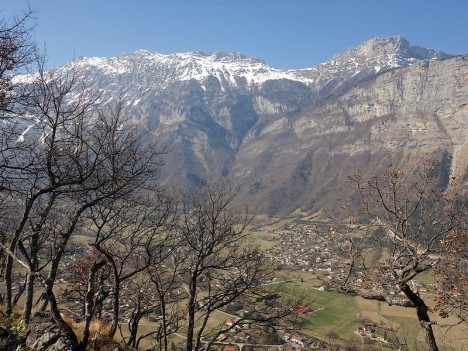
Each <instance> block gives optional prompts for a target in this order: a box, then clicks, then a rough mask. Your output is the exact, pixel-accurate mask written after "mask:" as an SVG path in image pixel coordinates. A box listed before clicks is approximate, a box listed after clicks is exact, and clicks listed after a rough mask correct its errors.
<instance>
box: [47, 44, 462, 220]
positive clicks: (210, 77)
mask: <svg viewBox="0 0 468 351" xmlns="http://www.w3.org/2000/svg"><path fill="white" fill-rule="evenodd" d="M416 57H419V58H416ZM338 60H339V61H338ZM467 62H468V60H465V57H464V56H453V55H448V54H445V53H442V52H441V51H438V50H432V49H424V48H420V47H417V46H411V45H410V44H409V42H408V41H407V40H406V39H404V38H403V37H401V36H394V37H390V38H387V39H378V38H374V39H371V40H369V41H367V42H365V43H363V44H362V45H360V46H358V47H357V48H354V49H349V50H347V51H345V52H343V53H341V54H337V55H335V56H333V58H332V59H331V60H329V61H326V62H324V63H322V64H320V65H318V66H316V67H313V68H310V69H301V70H280V69H275V68H271V67H269V66H267V65H266V64H265V63H264V61H262V60H259V59H256V58H250V57H248V56H246V55H243V54H240V53H223V52H216V53H203V52H194V53H186V54H171V55H163V54H158V53H152V52H150V51H146V50H140V51H137V52H136V53H133V54H123V55H120V56H118V57H113V58H108V59H107V58H88V59H87V58H81V59H78V60H75V61H73V62H71V63H70V64H68V65H66V66H64V67H60V68H58V69H57V70H56V71H55V74H57V75H59V76H60V75H62V74H63V75H65V74H70V72H72V73H73V74H74V75H75V76H76V79H77V80H78V81H80V83H82V84H83V86H86V87H87V88H88V89H94V90H96V91H98V92H99V94H100V100H101V102H103V103H107V104H108V103H112V102H116V101H117V100H118V99H121V100H122V101H124V102H125V108H124V112H125V113H127V114H130V115H131V116H133V117H134V118H136V119H139V120H141V121H142V122H143V123H144V124H145V125H146V127H147V128H148V130H149V131H150V132H151V133H153V134H155V135H159V137H160V138H161V141H162V142H163V143H164V144H167V145H170V146H171V149H172V152H171V153H169V154H168V155H166V158H165V162H166V167H165V168H164V169H163V172H162V174H161V179H162V181H163V182H166V183H174V182H176V183H177V184H178V186H180V187H181V188H189V187H191V186H194V185H195V186H200V185H202V184H203V183H204V182H205V180H206V179H230V180H232V181H234V182H238V183H240V184H242V185H243V191H242V193H241V196H240V199H241V200H242V201H243V202H247V203H250V204H251V205H253V206H254V207H256V208H257V210H258V211H259V212H265V213H268V214H269V215H278V214H281V215H285V214H288V213H291V212H293V211H294V210H296V209H297V208H302V209H307V210H311V211H317V210H320V209H322V208H326V207H333V206H336V202H334V201H335V200H334V199H336V198H337V197H340V198H344V197H345V196H347V194H348V193H349V191H348V190H347V189H346V180H347V175H349V172H352V171H353V169H355V167H356V165H358V164H362V165H363V166H365V167H368V168H369V170H372V171H375V172H378V171H379V170H380V169H383V167H384V165H385V163H387V162H388V163H387V165H388V164H389V163H394V164H401V166H402V167H410V166H411V165H410V163H409V162H410V161H409V160H411V159H412V160H413V161H412V162H413V163H414V160H415V159H422V158H424V157H428V155H429V156H430V157H432V158H434V159H438V158H440V157H442V155H443V154H444V153H446V152H448V154H449V155H450V157H451V160H452V161H451V162H449V164H450V167H451V169H450V172H452V173H453V174H454V175H455V174H456V175H457V176H458V177H462V178H463V176H464V172H465V168H466V165H467V161H466V160H465V159H464V158H463V157H462V156H463V154H464V151H468V142H467V141H468V127H467V125H468V107H467V106H468V84H466V82H467V81H468V79H466V78H465V77H468V67H467ZM376 67H379V68H378V69H377V68H376ZM348 195H349V194H348Z"/></svg>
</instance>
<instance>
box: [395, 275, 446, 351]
mask: <svg viewBox="0 0 468 351" xmlns="http://www.w3.org/2000/svg"><path fill="white" fill-rule="evenodd" d="M401 291H402V292H403V293H404V294H405V295H406V297H407V298H408V299H409V300H410V301H411V302H412V303H413V305H414V306H415V308H416V314H417V316H418V320H419V324H420V325H421V328H422V330H423V333H424V340H425V341H426V347H427V350H428V351H439V348H438V347H437V343H436V340H435V336H434V331H433V330H432V321H431V319H430V317H429V314H428V308H427V305H426V303H425V302H424V300H423V299H421V298H420V297H419V295H417V294H416V293H415V292H414V291H413V290H411V288H410V287H409V285H408V284H405V285H403V286H402V287H401Z"/></svg>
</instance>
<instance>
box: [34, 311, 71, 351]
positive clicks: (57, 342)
mask: <svg viewBox="0 0 468 351" xmlns="http://www.w3.org/2000/svg"><path fill="white" fill-rule="evenodd" d="M26 335H27V337H26V346H27V347H28V348H29V349H30V350H31V351H59V350H61V351H73V350H74V348H75V346H76V345H73V343H72V342H71V341H70V340H69V339H67V338H66V337H64V336H62V333H61V331H60V328H59V327H58V326H57V324H55V322H54V319H53V318H52V316H51V315H50V313H48V312H38V313H36V314H35V315H34V317H33V318H31V321H30V323H29V325H28V329H27V332H26Z"/></svg>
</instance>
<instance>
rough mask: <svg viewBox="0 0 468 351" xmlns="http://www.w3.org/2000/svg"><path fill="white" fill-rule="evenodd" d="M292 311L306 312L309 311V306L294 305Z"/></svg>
mask: <svg viewBox="0 0 468 351" xmlns="http://www.w3.org/2000/svg"><path fill="white" fill-rule="evenodd" d="M293 311H294V313H297V314H306V313H308V312H310V308H309V307H307V306H303V305H296V306H294V307H293Z"/></svg>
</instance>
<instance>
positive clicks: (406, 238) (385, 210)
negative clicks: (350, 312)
mask: <svg viewBox="0 0 468 351" xmlns="http://www.w3.org/2000/svg"><path fill="white" fill-rule="evenodd" d="M437 170H438V168H437V164H434V163H432V164H430V165H428V166H423V167H421V168H420V169H417V170H416V171H414V172H405V171H402V170H400V169H398V168H396V167H393V166H389V168H388V169H387V172H386V173H385V174H384V175H383V176H373V177H372V178H370V179H363V177H362V176H361V175H360V174H359V173H358V174H357V175H355V176H353V177H350V182H351V184H352V185H353V186H354V187H355V189H356V193H357V194H358V196H357V197H356V198H354V199H352V202H351V204H348V205H347V206H346V210H347V211H348V215H349V218H350V223H349V224H348V225H346V226H345V228H346V231H347V241H346V242H345V243H344V244H343V245H341V247H342V249H343V252H344V254H345V256H346V257H347V261H346V266H347V268H346V269H347V270H346V272H347V274H346V276H345V278H344V280H343V282H342V285H341V287H342V289H343V290H344V291H345V292H347V293H353V294H357V295H360V296H362V297H364V298H367V299H374V300H379V301H386V302H387V303H389V304H390V305H398V306H404V307H409V308H414V309H415V311H416V314H417V317H418V320H419V323H420V325H421V328H422V331H423V333H424V337H425V341H426V347H427V349H428V350H438V347H437V343H436V340H435V337H434V333H433V328H432V326H433V324H434V322H433V321H432V320H431V318H430V315H429V311H430V306H428V305H427V303H426V301H425V299H424V297H423V296H422V295H421V294H420V293H419V292H418V290H417V286H416V285H415V284H414V280H415V279H416V278H417V277H418V275H420V274H421V273H423V272H428V271H431V270H432V269H434V268H435V267H439V266H440V264H441V263H442V262H443V258H444V255H446V248H445V247H444V245H443V244H442V243H443V241H444V240H448V239H449V238H450V237H451V235H453V234H454V233H456V232H457V231H458V230H460V229H463V228H464V226H465V220H466V205H467V203H466V199H465V198H463V197H461V196H459V195H457V194H452V193H451V192H449V191H445V189H441V188H440V182H439V180H438V177H437V173H438V172H437ZM377 250H378V254H377V255H375V253H376V251H377ZM372 257H374V262H370V258H372Z"/></svg>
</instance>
